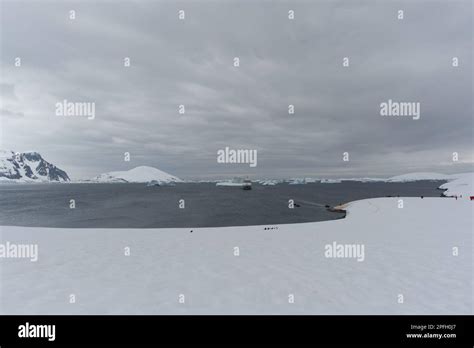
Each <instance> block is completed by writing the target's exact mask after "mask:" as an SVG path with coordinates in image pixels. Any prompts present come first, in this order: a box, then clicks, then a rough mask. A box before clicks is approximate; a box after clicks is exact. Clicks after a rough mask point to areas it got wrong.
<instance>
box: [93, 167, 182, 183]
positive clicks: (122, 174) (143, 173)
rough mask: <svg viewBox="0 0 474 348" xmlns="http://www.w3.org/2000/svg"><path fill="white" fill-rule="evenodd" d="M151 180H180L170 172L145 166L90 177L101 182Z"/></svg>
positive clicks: (140, 181) (139, 181) (143, 181)
mask: <svg viewBox="0 0 474 348" xmlns="http://www.w3.org/2000/svg"><path fill="white" fill-rule="evenodd" d="M153 180H154V181H157V182H181V179H179V178H177V177H175V176H173V175H171V174H168V173H166V172H163V171H161V170H159V169H156V168H153V167H147V166H141V167H136V168H133V169H130V170H127V171H118V172H109V173H104V174H101V175H99V176H96V177H95V178H93V179H92V181H96V182H101V183H114V182H129V183H146V182H150V181H153Z"/></svg>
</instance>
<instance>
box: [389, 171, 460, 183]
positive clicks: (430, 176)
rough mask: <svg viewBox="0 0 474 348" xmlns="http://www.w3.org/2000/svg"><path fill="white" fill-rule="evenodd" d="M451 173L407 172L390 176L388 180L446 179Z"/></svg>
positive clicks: (451, 176) (450, 177) (450, 176)
mask: <svg viewBox="0 0 474 348" xmlns="http://www.w3.org/2000/svg"><path fill="white" fill-rule="evenodd" d="M452 178H453V175H449V174H439V173H409V174H403V175H397V176H392V177H391V178H389V179H388V180H387V181H388V182H407V181H418V180H448V179H452Z"/></svg>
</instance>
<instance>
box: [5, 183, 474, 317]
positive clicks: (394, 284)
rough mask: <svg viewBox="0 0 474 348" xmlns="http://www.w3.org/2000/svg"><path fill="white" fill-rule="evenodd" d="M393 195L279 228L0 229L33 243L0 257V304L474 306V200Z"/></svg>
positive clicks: (114, 308)
mask: <svg viewBox="0 0 474 348" xmlns="http://www.w3.org/2000/svg"><path fill="white" fill-rule="evenodd" d="M453 182H454V181H453ZM463 188H464V189H465V188H466V187H465V186H463ZM449 189H450V187H449V185H448V190H449ZM399 199H400V198H376V199H365V200H360V201H355V202H351V203H350V204H349V205H348V208H347V209H348V215H347V217H346V218H345V219H341V220H334V221H326V222H312V223H302V224H288V225H274V226H245V227H224V228H199V229H194V230H192V231H191V230H190V229H185V228H175V229H149V230H141V229H114V230H110V229H54V228H23V227H0V241H1V242H3V243H4V242H6V241H8V242H10V243H36V244H38V248H39V256H38V261H37V262H34V263H33V262H30V261H28V260H22V259H1V260H0V266H1V267H0V270H1V271H0V272H1V286H0V294H1V296H0V313H1V314H472V303H473V300H472V270H473V269H472V241H473V239H472V230H473V206H474V205H473V203H472V202H471V201H469V199H468V198H467V196H465V197H463V199H448V198H441V197H439V198H424V199H421V198H414V197H412V198H401V199H402V200H403V208H400V207H399ZM333 243H339V244H341V243H342V244H348V245H352V244H357V245H363V246H364V250H365V256H364V260H363V261H362V262H358V261H357V260H355V259H353V258H327V257H326V256H325V247H326V246H327V245H331V244H333ZM125 248H130V249H129V250H130V256H125V255H124V250H125ZM235 248H238V249H235ZM455 248H456V249H455ZM236 250H238V256H236ZM455 250H457V254H456V255H454V254H455V252H454V251H455ZM71 294H74V295H75V297H76V303H73V304H71V303H69V296H70V295H71ZM180 295H184V296H185V297H184V298H185V303H179V300H178V299H179V296H180ZM290 295H292V296H293V297H294V299H295V300H294V303H289V296H290ZM400 295H402V296H403V303H399V296H400Z"/></svg>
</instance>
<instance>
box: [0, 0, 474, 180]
mask: <svg viewBox="0 0 474 348" xmlns="http://www.w3.org/2000/svg"><path fill="white" fill-rule="evenodd" d="M180 9H183V10H184V11H185V20H179V19H178V10H180ZM399 9H402V10H403V11H404V19H403V20H399V19H397V15H398V13H397V12H398V10H399ZM1 10H2V13H1V30H2V34H1V69H2V70H1V85H0V87H1V89H0V90H1V97H2V105H1V107H0V112H1V126H2V128H1V134H0V135H1V137H0V147H1V148H3V149H8V150H13V151H19V152H22V151H27V150H35V151H38V152H40V153H41V154H42V155H43V157H45V159H46V160H48V161H50V162H52V163H54V164H56V165H57V166H58V167H60V168H62V169H64V170H66V171H67V172H68V174H69V175H70V176H71V177H72V178H75V179H78V178H90V177H93V176H95V175H98V174H100V173H103V172H107V171H113V170H125V169H129V168H132V167H135V166H139V165H149V166H154V167H157V168H159V169H161V170H164V171H167V172H169V173H171V174H174V175H176V176H179V177H182V178H201V179H204V178H219V177H225V176H234V175H241V176H245V175H248V176H250V177H273V178H279V177H301V176H303V177H305V176H306V177H310V176H312V177H351V176H373V177H380V176H382V177H386V176H391V175H396V174H401V173H407V172H413V171H434V172H441V173H455V172H465V171H471V170H472V168H473V161H474V158H473V109H472V96H473V93H472V76H473V74H472V73H473V72H472V31H473V27H472V14H473V12H472V2H471V1H470V0H467V1H443V2H435V1H430V2H420V1H407V2H402V1H349V0H346V1H331V2H329V1H325V2H322V1H311V2H310V1H291V2H290V1H276V2H270V1H263V0H262V1H192V2H191V1H188V2H180V3H178V2H171V1H120V2H112V1H85V2H77V1H63V2H59V1H50V2H41V3H39V2H36V1H35V2H31V1H1ZM70 10H75V11H76V18H75V19H74V20H71V19H70V18H69V15H70V13H69V11H70ZM288 10H294V11H295V19H294V20H289V19H288ZM15 57H21V59H22V61H21V67H15V66H14V63H15ZM124 57H130V59H131V66H130V67H128V68H127V67H124V66H123V60H124ZM234 57H239V59H240V67H238V68H236V67H234V66H233V59H234ZM343 57H349V59H350V66H349V67H346V68H345V67H343V65H342V60H343ZM453 57H458V58H459V67H457V68H454V67H452V58H453ZM64 99H67V100H68V101H73V102H83V101H85V102H94V103H95V107H96V117H95V119H94V120H88V119H87V118H84V117H58V116H56V115H55V110H56V108H55V104H56V103H57V102H61V101H63V100H64ZM389 99H392V100H394V101H404V102H419V103H420V106H421V117H420V119H419V120H413V119H412V118H409V117H382V116H381V115H380V103H382V102H385V101H388V100H389ZM180 104H184V105H185V110H186V112H185V114H184V115H180V114H179V113H178V106H179V105H180ZM289 104H294V105H295V114H294V115H289V114H288V105H289ZM226 146H228V147H230V148H233V149H255V150H257V151H258V165H257V166H256V167H255V168H251V167H249V165H245V164H240V165H231V164H218V163H217V160H216V159H217V151H218V150H219V149H223V148H225V147H226ZM346 151H347V152H349V161H348V162H343V160H342V159H343V152H346ZM124 152H130V154H131V161H130V162H125V161H124V160H123V154H124ZM453 152H458V153H459V161H458V162H454V163H453V161H452V153H453Z"/></svg>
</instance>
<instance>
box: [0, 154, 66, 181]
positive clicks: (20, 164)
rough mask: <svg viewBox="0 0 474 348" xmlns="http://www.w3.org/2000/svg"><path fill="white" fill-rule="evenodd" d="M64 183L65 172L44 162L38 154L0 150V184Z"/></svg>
mask: <svg viewBox="0 0 474 348" xmlns="http://www.w3.org/2000/svg"><path fill="white" fill-rule="evenodd" d="M50 181H57V182H65V181H70V179H69V176H68V175H67V174H66V172H65V171H63V170H61V169H59V168H58V167H56V166H55V165H53V164H51V163H49V162H48V161H46V160H45V159H44V158H43V157H41V155H40V154H39V153H38V152H22V153H15V152H13V151H5V150H0V182H50Z"/></svg>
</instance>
